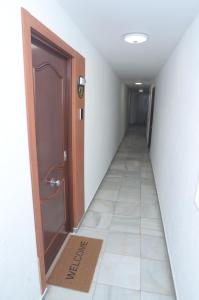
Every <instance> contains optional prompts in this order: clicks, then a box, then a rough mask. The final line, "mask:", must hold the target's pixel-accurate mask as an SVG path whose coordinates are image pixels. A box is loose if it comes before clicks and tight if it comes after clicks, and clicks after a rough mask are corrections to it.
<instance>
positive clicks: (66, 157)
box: [64, 150, 68, 161]
mask: <svg viewBox="0 0 199 300" xmlns="http://www.w3.org/2000/svg"><path fill="white" fill-rule="evenodd" d="M67 159H68V154H67V151H66V150H64V161H66V160H67Z"/></svg>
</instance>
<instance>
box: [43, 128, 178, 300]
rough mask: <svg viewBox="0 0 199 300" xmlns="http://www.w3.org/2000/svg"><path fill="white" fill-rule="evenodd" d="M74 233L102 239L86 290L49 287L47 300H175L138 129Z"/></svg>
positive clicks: (122, 148) (141, 133)
mask: <svg viewBox="0 0 199 300" xmlns="http://www.w3.org/2000/svg"><path fill="white" fill-rule="evenodd" d="M78 234H79V235H84V236H89V237H96V238H100V239H103V240H104V244H103V248H102V251H101V255H100V257H99V261H98V264H97V268H96V271H95V275H94V278H93V283H92V286H91V289H90V292H89V293H88V294H87V293H81V292H77V291H73V290H69V289H63V288H59V287H54V286H50V287H49V290H48V293H47V295H46V297H45V299H46V300H67V299H68V300H91V299H92V300H174V299H175V296H174V293H175V292H174V287H173V283H172V276H171V270H170V266H169V260H168V254H167V248H166V243H165V238H164V232H163V228H162V221H161V216H160V210H159V204H158V198H157V194H156V189H155V185H154V179H153V173H152V169H151V165H150V161H149V156H148V151H147V147H146V142H145V138H144V129H143V128H131V129H129V131H128V134H127V136H126V137H125V139H124V141H123V143H122V145H121V146H120V149H119V151H118V153H117V155H116V157H115V159H114V161H113V163H112V165H111V167H110V169H109V170H108V172H107V174H106V176H105V178H104V180H103V182H102V184H101V186H100V188H99V190H98V192H97V194H96V196H95V199H94V200H93V202H92V204H91V206H90V208H89V210H88V212H87V214H86V216H85V218H84V220H83V223H82V225H81V228H80V229H79V231H78Z"/></svg>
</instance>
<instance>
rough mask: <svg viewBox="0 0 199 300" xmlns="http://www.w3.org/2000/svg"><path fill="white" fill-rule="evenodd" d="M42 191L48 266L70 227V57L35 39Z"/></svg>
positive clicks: (35, 88) (37, 117) (40, 182)
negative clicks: (68, 153)
mask: <svg viewBox="0 0 199 300" xmlns="http://www.w3.org/2000/svg"><path fill="white" fill-rule="evenodd" d="M32 61H33V78H34V96H35V120H36V124H35V127H36V141H37V145H36V147H37V160H38V173H39V174H38V177H39V194H40V206H41V215H42V230H43V243H44V251H45V268H46V271H47V270H48V269H49V266H50V264H51V263H52V261H53V259H54V258H55V256H56V254H57V252H58V251H59V249H60V247H61V245H62V244H63V241H64V239H65V237H66V234H67V232H68V230H69V211H68V205H67V203H68V166H67V160H66V158H67V152H66V151H67V136H68V126H67V115H66V114H65V112H66V111H67V58H65V57H64V56H62V55H61V54H59V53H58V52H57V51H55V49H53V48H52V47H50V46H48V45H46V44H43V43H42V42H41V41H38V40H36V39H34V38H33V39H32Z"/></svg>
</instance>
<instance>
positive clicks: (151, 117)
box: [148, 87, 155, 149]
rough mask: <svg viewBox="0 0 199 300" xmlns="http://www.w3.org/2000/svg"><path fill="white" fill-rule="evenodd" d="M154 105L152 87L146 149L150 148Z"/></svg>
mask: <svg viewBox="0 0 199 300" xmlns="http://www.w3.org/2000/svg"><path fill="white" fill-rule="evenodd" d="M154 104H155V87H153V90H152V98H151V114H150V122H149V139H148V148H149V149H150V146H151V137H152V127H153V112H154Z"/></svg>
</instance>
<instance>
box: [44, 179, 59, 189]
mask: <svg viewBox="0 0 199 300" xmlns="http://www.w3.org/2000/svg"><path fill="white" fill-rule="evenodd" d="M46 182H47V183H50V186H52V187H54V186H56V187H59V186H60V185H61V180H59V179H57V180H56V179H55V178H52V179H51V180H46Z"/></svg>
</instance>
